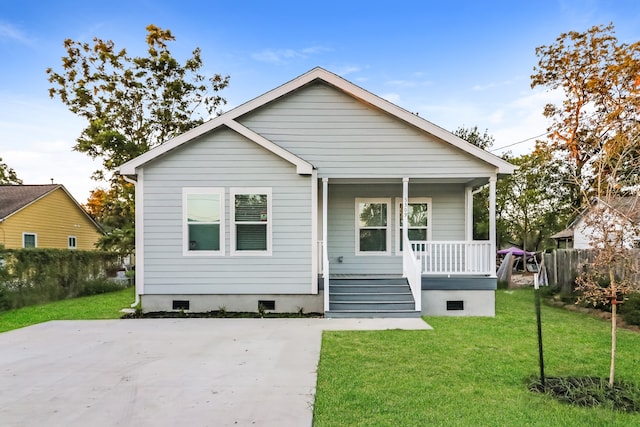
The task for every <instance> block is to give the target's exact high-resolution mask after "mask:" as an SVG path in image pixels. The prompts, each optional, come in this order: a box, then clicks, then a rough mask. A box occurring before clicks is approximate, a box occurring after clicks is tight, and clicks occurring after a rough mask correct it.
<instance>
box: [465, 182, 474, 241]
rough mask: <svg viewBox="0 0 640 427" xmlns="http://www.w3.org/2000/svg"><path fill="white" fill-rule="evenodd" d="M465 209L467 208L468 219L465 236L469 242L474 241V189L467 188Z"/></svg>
mask: <svg viewBox="0 0 640 427" xmlns="http://www.w3.org/2000/svg"><path fill="white" fill-rule="evenodd" d="M465 195H466V197H465V199H464V201H465V207H466V208H467V218H466V221H465V227H464V229H465V236H466V240H467V241H468V242H470V241H472V240H473V187H465Z"/></svg>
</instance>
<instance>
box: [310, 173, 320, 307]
mask: <svg viewBox="0 0 640 427" xmlns="http://www.w3.org/2000/svg"><path fill="white" fill-rule="evenodd" d="M319 259H320V254H318V171H317V170H316V169H314V170H312V171H311V293H312V294H314V295H317V294H318V270H319V269H320V266H319V265H318V263H319V261H318V260H319Z"/></svg>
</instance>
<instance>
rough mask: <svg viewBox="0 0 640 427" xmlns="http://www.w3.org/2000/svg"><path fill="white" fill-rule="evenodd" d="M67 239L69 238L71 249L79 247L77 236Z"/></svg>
mask: <svg viewBox="0 0 640 427" xmlns="http://www.w3.org/2000/svg"><path fill="white" fill-rule="evenodd" d="M67 240H68V247H69V249H76V248H77V247H78V241H77V239H76V236H69V238H68V239H67Z"/></svg>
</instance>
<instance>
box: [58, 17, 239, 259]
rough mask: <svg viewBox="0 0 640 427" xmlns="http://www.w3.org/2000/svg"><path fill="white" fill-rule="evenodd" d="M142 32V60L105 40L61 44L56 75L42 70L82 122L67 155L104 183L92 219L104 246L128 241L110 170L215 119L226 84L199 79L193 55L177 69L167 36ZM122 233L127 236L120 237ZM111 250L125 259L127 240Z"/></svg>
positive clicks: (126, 190)
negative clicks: (100, 226)
mask: <svg viewBox="0 0 640 427" xmlns="http://www.w3.org/2000/svg"><path fill="white" fill-rule="evenodd" d="M146 30H147V35H146V44H147V55H146V56H130V55H129V54H128V53H127V51H126V50H125V49H117V48H116V46H115V43H114V42H113V41H111V40H106V41H105V40H102V39H99V38H94V39H93V42H92V43H85V42H78V41H73V40H71V39H67V40H65V41H64V48H65V50H66V56H64V57H62V68H61V70H59V71H55V70H54V69H53V68H49V69H47V74H48V80H49V83H51V87H50V89H49V95H50V96H51V97H52V98H58V99H60V101H61V102H62V103H63V104H65V105H66V106H67V107H68V108H69V110H70V111H71V112H73V113H74V114H76V115H78V116H80V117H82V118H84V119H86V121H87V126H86V127H85V128H84V130H83V131H82V132H81V134H80V136H79V137H78V138H77V140H76V144H75V146H74V150H77V151H80V152H83V153H86V154H88V155H89V156H90V157H92V158H94V159H100V160H102V168H101V169H100V170H97V171H96V172H95V173H94V175H93V178H94V179H96V180H103V179H106V180H108V181H109V182H110V186H111V188H110V190H109V191H107V192H106V196H105V198H104V200H103V201H102V204H101V206H102V208H103V209H104V212H94V215H96V217H97V218H98V219H99V220H102V221H103V223H104V222H106V225H107V229H111V233H110V235H108V236H107V237H106V238H105V239H104V242H108V241H109V240H113V239H110V237H113V236H114V235H118V234H120V235H121V236H130V237H131V238H132V236H133V232H132V227H133V210H134V208H133V189H132V188H131V186H130V185H129V186H127V185H124V183H123V181H122V180H121V178H119V177H118V176H117V174H116V173H115V172H116V170H117V168H118V167H119V166H120V165H121V164H123V163H125V162H127V161H128V160H131V159H132V158H134V157H136V156H138V155H140V154H142V153H144V152H146V151H148V150H149V149H151V148H153V147H154V146H156V145H159V144H162V143H164V142H165V141H167V140H169V139H171V138H173V137H175V136H177V135H179V134H181V133H184V132H186V131H188V130H189V129H192V128H194V127H195V126H197V125H199V124H201V123H203V122H204V120H205V119H208V118H210V117H211V116H212V115H214V114H216V113H217V112H218V108H219V107H220V106H222V105H224V103H225V100H224V98H222V97H221V96H220V95H219V92H220V91H221V90H223V89H224V88H225V87H226V86H227V85H228V84H229V77H228V76H226V77H225V76H222V75H220V74H214V75H213V76H211V77H209V78H207V77H205V76H204V75H203V74H201V69H202V67H203V62H202V59H201V52H200V49H199V48H196V49H194V50H193V52H192V54H191V57H189V58H188V59H186V61H185V62H184V63H183V64H181V63H180V62H179V61H178V60H177V59H176V58H174V57H173V55H172V54H171V52H170V50H169V46H168V44H169V42H172V41H174V40H175V37H174V36H173V34H172V33H171V31H170V30H164V29H161V28H159V27H157V26H155V25H149V26H147V28H146ZM113 212H117V213H118V214H117V215H113V214H112V213H113ZM127 228H131V231H130V232H123V229H127ZM116 230H120V231H116ZM104 242H103V243H104ZM115 246H116V247H126V246H129V249H128V250H129V251H130V250H131V249H132V247H133V240H131V241H130V242H129V243H128V244H127V245H122V244H120V243H118V244H117V245H115ZM111 247H113V246H111Z"/></svg>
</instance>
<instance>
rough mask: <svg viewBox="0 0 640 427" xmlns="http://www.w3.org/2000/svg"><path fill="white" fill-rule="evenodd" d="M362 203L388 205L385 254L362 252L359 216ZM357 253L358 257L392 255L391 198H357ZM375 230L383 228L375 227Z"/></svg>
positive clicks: (355, 215)
mask: <svg viewBox="0 0 640 427" xmlns="http://www.w3.org/2000/svg"><path fill="white" fill-rule="evenodd" d="M360 203H385V204H386V205H387V226H386V230H387V236H386V237H387V250H386V251H384V252H382V251H381V252H373V251H364V252H361V251H360V218H359V216H360V215H359V214H360V209H359V208H360V206H359V205H360ZM354 217H355V229H356V232H355V237H356V240H355V252H356V256H388V255H391V228H392V227H393V225H392V223H391V219H392V215H391V198H389V197H386V198H385V197H383V198H368V197H366V198H364V197H357V198H356V202H355V214H354ZM375 228H382V227H375Z"/></svg>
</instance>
